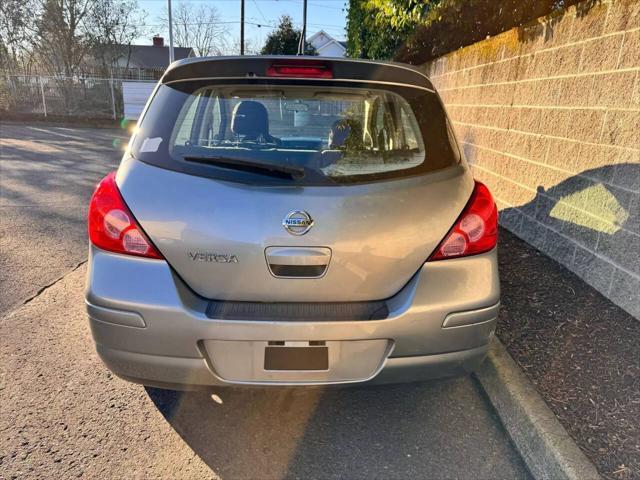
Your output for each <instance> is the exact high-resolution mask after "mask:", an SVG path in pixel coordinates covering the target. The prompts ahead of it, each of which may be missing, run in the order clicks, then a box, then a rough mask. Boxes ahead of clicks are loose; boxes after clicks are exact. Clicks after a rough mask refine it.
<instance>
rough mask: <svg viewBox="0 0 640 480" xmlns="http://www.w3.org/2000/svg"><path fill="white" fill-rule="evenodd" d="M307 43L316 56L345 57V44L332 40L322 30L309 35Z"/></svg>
mask: <svg viewBox="0 0 640 480" xmlns="http://www.w3.org/2000/svg"><path fill="white" fill-rule="evenodd" d="M307 42H309V43H310V44H311V45H313V46H314V47H315V49H316V50H317V51H318V55H320V56H322V57H346V56H347V42H341V41H338V40H336V39H335V38H333V37H332V36H331V35H329V34H328V33H327V32H325V31H324V30H320V31H319V32H317V33H314V34H313V35H311V36H310V37H309V38H308V39H307Z"/></svg>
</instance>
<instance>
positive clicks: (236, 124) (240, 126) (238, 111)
mask: <svg viewBox="0 0 640 480" xmlns="http://www.w3.org/2000/svg"><path fill="white" fill-rule="evenodd" d="M231 131H232V132H233V133H235V134H236V135H244V136H245V138H256V139H257V138H259V137H268V136H269V114H268V113H267V109H266V108H265V106H264V105H263V104H261V103H260V102H254V101H252V100H243V101H241V102H240V103H238V104H237V105H236V106H235V108H234V109H233V114H232V117H231Z"/></svg>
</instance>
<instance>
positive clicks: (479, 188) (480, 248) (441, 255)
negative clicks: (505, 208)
mask: <svg viewBox="0 0 640 480" xmlns="http://www.w3.org/2000/svg"><path fill="white" fill-rule="evenodd" d="M497 242H498V209H497V208H496V203H495V202H494V201H493V197H492V196H491V192H489V189H488V188H487V187H486V186H485V185H484V184H482V183H480V182H476V186H475V188H474V190H473V194H471V198H470V199H469V203H467V206H466V207H465V209H464V210H463V212H462V215H460V218H458V221H457V222H456V223H455V225H454V226H453V228H452V229H451V230H450V231H449V233H448V234H447V236H446V237H444V240H443V241H442V242H441V243H440V245H439V246H438V248H437V249H436V251H435V252H433V254H432V255H431V257H429V260H444V259H447V258H457V257H467V256H469V255H477V254H478V253H484V252H488V251H489V250H491V249H492V248H494V247H495V246H496V243H497Z"/></svg>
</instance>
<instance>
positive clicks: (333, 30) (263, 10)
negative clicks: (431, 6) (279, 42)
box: [136, 0, 347, 49]
mask: <svg viewBox="0 0 640 480" xmlns="http://www.w3.org/2000/svg"><path fill="white" fill-rule="evenodd" d="M179 2H180V0H172V5H173V6H174V7H173V8H174V9H175V5H177V4H178V3H179ZM185 3H192V4H201V3H205V4H209V5H214V6H215V7H216V8H217V9H218V12H219V13H220V17H221V21H223V22H229V23H225V24H226V25H227V27H228V28H229V34H230V36H231V37H232V38H233V39H239V38H240V0H188V1H186V2H185ZM166 4H167V0H138V5H139V6H140V8H142V9H143V10H145V11H146V12H147V16H146V18H147V20H146V22H147V25H149V28H150V29H151V30H152V31H153V33H158V34H160V35H162V36H164V37H165V45H166V44H168V39H167V36H168V34H167V29H166V27H165V26H164V25H161V24H160V21H159V20H158V18H157V17H158V15H160V14H161V13H162V12H163V11H164V9H165V7H166ZM302 5H303V1H302V0H245V7H244V8H245V21H246V23H245V38H247V40H248V41H250V42H251V43H252V44H253V45H256V46H257V48H258V49H259V48H260V47H262V45H263V44H264V41H265V39H266V37H267V35H268V33H269V32H270V31H271V30H272V29H273V26H275V25H276V24H277V22H278V18H279V17H280V16H281V15H285V14H287V15H290V16H291V17H292V18H293V22H294V25H295V26H296V27H297V28H300V27H301V26H302ZM346 20H347V1H346V0H308V3H307V38H308V37H310V36H311V35H313V34H314V33H316V32H317V31H318V30H324V31H325V32H327V33H328V34H329V35H331V36H333V37H334V38H335V39H336V40H345V38H346V33H345V27H346ZM259 25H260V26H259ZM136 43H137V44H141V45H146V44H151V38H139V39H138V40H137V41H136ZM231 43H233V42H231Z"/></svg>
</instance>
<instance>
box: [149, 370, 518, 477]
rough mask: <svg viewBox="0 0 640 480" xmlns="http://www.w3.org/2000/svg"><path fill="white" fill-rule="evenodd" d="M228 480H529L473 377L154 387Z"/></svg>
mask: <svg viewBox="0 0 640 480" xmlns="http://www.w3.org/2000/svg"><path fill="white" fill-rule="evenodd" d="M147 393H148V395H149V397H150V398H151V400H152V401H153V402H154V403H155V404H156V406H157V408H158V409H159V410H160V412H161V413H162V414H163V415H164V416H165V418H166V419H167V421H168V422H169V423H170V424H171V425H172V426H173V428H174V429H175V430H176V431H177V432H178V433H179V434H180V435H181V437H182V438H183V439H184V440H185V442H187V443H188V444H189V446H190V447H191V448H192V449H193V450H194V451H195V452H196V453H197V454H198V455H199V456H200V458H201V459H202V460H203V461H204V462H205V463H206V464H207V465H209V467H210V468H211V469H212V470H213V471H214V472H215V473H216V474H218V475H219V476H220V477H222V478H223V479H225V478H229V479H235V478H310V477H311V478H372V477H386V478H411V477H418V476H419V477H424V476H425V475H427V476H429V477H431V478H468V477H469V475H470V472H474V473H473V476H474V478H476V479H483V478H492V479H493V478H529V476H528V474H527V473H526V469H525V467H524V465H523V464H522V462H521V460H520V458H519V457H518V455H517V453H516V452H515V451H514V449H513V447H512V446H511V444H510V442H509V440H508V439H507V437H506V434H505V432H504V431H503V429H502V427H501V426H500V424H499V422H498V421H497V419H496V417H495V414H494V413H493V411H492V409H491V407H489V405H488V404H487V403H486V401H485V399H484V397H483V396H482V395H481V393H480V391H479V387H477V386H476V384H475V382H474V381H473V379H472V377H462V378H456V379H447V380H440V381H434V382H430V383H415V384H406V385H387V386H376V387H352V388H341V389H337V388H333V389H321V388H317V389H302V388H276V389H242V390H238V389H220V390H219V391H217V392H216V393H217V395H219V397H220V399H221V401H222V403H221V404H220V403H217V402H216V401H214V400H213V399H212V397H211V394H207V393H181V392H174V391H167V390H159V389H153V388H147Z"/></svg>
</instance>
